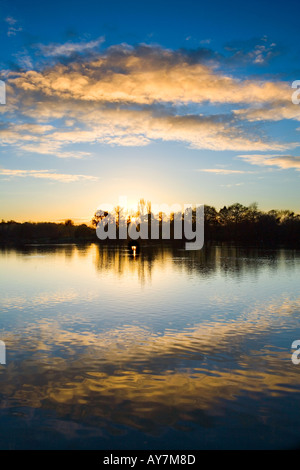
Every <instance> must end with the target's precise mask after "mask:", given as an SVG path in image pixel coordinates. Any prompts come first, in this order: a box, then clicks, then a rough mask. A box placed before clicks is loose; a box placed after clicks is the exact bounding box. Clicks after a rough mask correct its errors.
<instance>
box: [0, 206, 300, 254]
mask: <svg viewBox="0 0 300 470" xmlns="http://www.w3.org/2000/svg"><path fill="white" fill-rule="evenodd" d="M141 208H142V209H144V208H146V214H148V221H149V224H150V223H151V217H153V214H152V213H151V204H150V203H149V202H148V203H147V204H146V203H145V201H144V200H142V199H141V200H140V202H139V206H138V209H137V211H136V213H132V214H131V215H129V217H128V222H127V223H128V224H129V223H130V221H131V219H132V218H133V217H136V216H138V215H139V214H140V213H141ZM121 210H122V208H120V207H118V206H117V207H115V209H114V212H115V217H116V223H117V230H118V220H119V215H120V211H121ZM106 215H107V212H104V213H102V215H101V216H100V217H99V215H97V213H96V214H95V216H94V217H93V219H92V221H91V224H90V225H87V224H81V225H75V224H74V222H73V221H72V220H70V219H68V220H66V221H65V222H63V223H52V222H37V223H34V222H24V223H19V222H15V221H13V220H10V221H6V222H5V221H4V220H2V222H1V223H0V243H1V244H4V245H6V244H26V243H64V242H74V243H77V242H78V243H80V242H99V243H100V240H99V239H98V237H97V235H96V230H95V229H96V226H97V223H98V222H99V220H100V219H101V217H104V216H106ZM176 215H177V216H178V213H177V214H174V213H173V214H170V240H164V241H165V242H168V241H169V242H173V243H179V241H178V240H174V236H173V234H174V220H175V216H176ZM157 217H158V220H159V225H160V234H161V226H162V223H163V220H164V214H162V213H160V214H158V215H157ZM183 218H184V214H181V220H182V223H183ZM193 222H194V223H195V217H194V219H193ZM204 233H205V237H204V239H205V243H214V242H222V243H223V242H224V243H232V244H234V243H240V244H247V245H256V246H257V245H262V246H276V245H284V246H291V247H297V246H300V215H299V214H295V213H294V212H292V211H290V210H270V211H268V212H264V211H261V210H259V209H258V206H257V204H256V203H254V204H251V205H249V206H244V205H242V204H239V203H235V204H232V205H230V206H224V207H223V208H221V209H220V210H217V209H216V208H215V207H213V206H209V205H205V206H204ZM161 241H162V240H161V236H160V239H159V240H156V241H155V242H161ZM105 242H107V243H110V242H112V243H118V242H121V241H119V240H109V239H108V240H106V241H105ZM150 242H153V241H152V240H147V243H150ZM102 243H103V242H102Z"/></svg>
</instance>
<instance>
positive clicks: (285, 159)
mask: <svg viewBox="0 0 300 470" xmlns="http://www.w3.org/2000/svg"><path fill="white" fill-rule="evenodd" d="M238 157H239V158H241V159H243V160H245V161H246V162H248V163H251V164H252V165H259V166H275V167H278V168H280V169H282V170H288V169H295V170H297V171H300V157H294V156H292V155H238Z"/></svg>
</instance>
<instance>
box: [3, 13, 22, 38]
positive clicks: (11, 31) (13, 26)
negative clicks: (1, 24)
mask: <svg viewBox="0 0 300 470" xmlns="http://www.w3.org/2000/svg"><path fill="white" fill-rule="evenodd" d="M5 21H6V23H7V24H8V25H9V27H8V31H7V36H16V34H17V33H18V32H20V31H22V28H21V27H20V26H19V27H18V26H17V20H16V19H15V18H13V17H12V16H7V17H6V18H5Z"/></svg>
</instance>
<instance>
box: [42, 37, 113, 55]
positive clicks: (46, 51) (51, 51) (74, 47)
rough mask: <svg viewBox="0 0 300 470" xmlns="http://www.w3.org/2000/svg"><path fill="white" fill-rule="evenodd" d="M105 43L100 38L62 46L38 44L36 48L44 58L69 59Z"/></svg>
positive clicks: (102, 38)
mask: <svg viewBox="0 0 300 470" xmlns="http://www.w3.org/2000/svg"><path fill="white" fill-rule="evenodd" d="M104 41H105V39H104V37H103V36H101V37H99V38H98V39H95V40H93V41H82V42H77V43H74V42H71V41H68V42H66V43H64V44H57V43H51V44H48V45H45V44H38V45H37V46H36V47H37V49H38V50H40V52H41V53H42V54H43V55H44V56H46V57H55V56H66V57H69V56H71V55H73V54H80V53H82V52H85V53H86V52H88V51H92V50H94V49H96V48H97V47H99V46H100V45H101V44H102V43H103V42H104Z"/></svg>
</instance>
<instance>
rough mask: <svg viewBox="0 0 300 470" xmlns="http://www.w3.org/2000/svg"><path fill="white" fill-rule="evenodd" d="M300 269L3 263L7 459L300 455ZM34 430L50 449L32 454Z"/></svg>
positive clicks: (154, 259)
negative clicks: (157, 451) (131, 452)
mask: <svg viewBox="0 0 300 470" xmlns="http://www.w3.org/2000/svg"><path fill="white" fill-rule="evenodd" d="M299 261H300V258H299V253H297V252H294V251H285V250H278V251H273V252H262V251H258V250H255V249H253V250H244V249H241V248H234V247H211V248H206V249H205V250H203V251H201V252H185V251H179V250H178V249H175V248H172V247H169V248H167V247H157V248H156V249H152V248H147V249H146V248H145V249H144V250H142V251H141V253H139V255H138V256H136V257H132V256H131V254H130V253H129V252H128V250H127V249H126V248H125V247H124V248H119V247H114V248H111V247H104V246H97V245H88V246H75V245H71V246H55V247H53V246H51V247H49V246H48V247H46V246H33V247H27V248H26V249H22V250H4V249H3V250H2V257H1V263H2V265H3V267H4V268H6V269H7V274H8V277H7V279H6V281H5V292H4V291H3V295H2V300H1V304H2V312H3V316H2V318H3V322H2V325H3V329H2V333H1V334H2V336H1V339H3V340H4V341H5V343H6V346H7V365H6V366H0V384H1V389H0V398H1V405H0V416H1V417H2V422H3V423H4V424H3V427H2V428H1V434H0V436H1V438H2V442H3V444H2V447H3V448H7V447H8V446H10V447H11V448H23V447H30V446H33V447H36V448H46V447H50V448H51V447H55V446H59V445H61V446H62V447H64V448H68V447H70V446H71V445H76V446H79V447H85V448H91V447H95V448H100V447H101V445H102V446H103V447H104V448H112V447H114V448H122V446H123V447H127V448H129V449H130V448H133V447H135V446H133V445H132V439H133V437H134V439H136V440H135V441H134V442H135V443H136V445H137V446H138V447H146V448H147V445H150V444H149V442H154V443H155V445H156V446H158V447H159V446H161V448H165V449H168V448H176V445H177V448H222V447H225V448H226V447H227V448H239V447H247V446H249V447H250V448H251V447H262V448H264V447H265V448H272V447H275V448H279V447H289V446H293V445H295V444H296V443H297V440H298V434H297V426H298V425H299V424H300V413H299V409H300V408H299V405H300V395H299V390H300V376H299V370H298V369H297V367H296V366H295V365H294V364H292V362H291V359H290V358H291V350H290V345H291V342H292V341H293V340H294V339H298V336H299V337H300V329H299V315H300V297H299V295H298V290H297V287H296V286H297V276H298V275H299V267H300V263H299ZM9 267H10V268H9ZM9 269H11V272H9ZM36 271H37V275H36V277H34V278H33V277H32V276H33V275H34V273H35V272H36ZM24 273H27V276H29V278H30V279H31V282H33V281H32V280H33V279H34V282H35V283H36V285H35V286H34V289H33V288H32V286H31V283H29V284H28V282H27V281H28V279H26V278H24ZM41 274H42V275H41ZM67 275H68V276H69V277H68V276H67ZM60 276H61V277H60ZM62 279H64V283H63V284H61V281H62ZM203 281H205V283H204V285H203ZM16 286H17V287H16ZM203 286H204V287H203ZM278 286H280V290H279V289H278ZM28 289H29V293H28ZM30 289H33V290H30ZM199 292H200V293H201V295H200V294H199ZM297 335H298V336H297ZM291 403H293V404H294V406H292V407H291ZM18 429H19V431H18ZM25 429H27V430H28V429H30V430H31V432H32V433H33V434H34V435H35V436H37V435H40V436H42V437H39V438H36V439H37V441H34V444H33V442H32V441H31V444H30V441H28V440H26V439H25V441H24V434H26V433H25V431H24V430H25ZM203 430H205V431H203ZM7 431H9V432H8V433H7ZM120 434H121V437H118V436H119V435H120ZM7 436H10V438H8V437H7ZM49 436H52V439H53V440H52V441H51V439H50V441H49ZM57 436H59V437H57ZM100 437H101V439H102V441H101V442H102V444H101V443H100V441H99V438H100ZM94 438H95V439H96V441H93V439H94ZM170 438H171V439H173V440H172V441H171V442H170ZM8 439H10V440H8ZM151 439H152V441H151ZM155 439H156V440H155ZM176 439H177V440H176ZM58 442H60V444H58ZM72 443H75V444H72Z"/></svg>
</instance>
